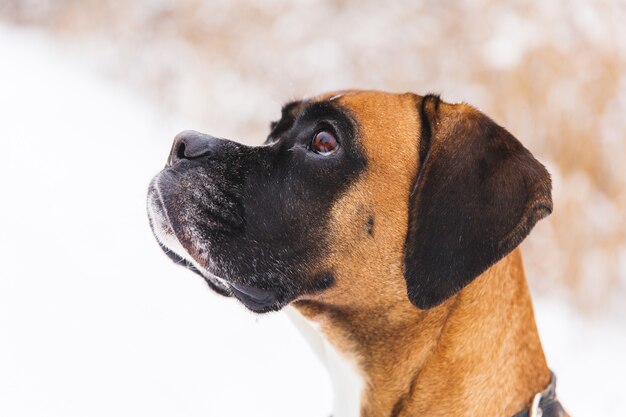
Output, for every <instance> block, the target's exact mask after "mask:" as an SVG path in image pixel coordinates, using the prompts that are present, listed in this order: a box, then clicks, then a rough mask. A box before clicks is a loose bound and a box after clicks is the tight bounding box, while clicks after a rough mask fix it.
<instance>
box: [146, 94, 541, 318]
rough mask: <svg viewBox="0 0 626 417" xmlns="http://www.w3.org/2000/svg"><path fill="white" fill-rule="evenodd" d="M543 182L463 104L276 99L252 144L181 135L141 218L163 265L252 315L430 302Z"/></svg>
mask: <svg viewBox="0 0 626 417" xmlns="http://www.w3.org/2000/svg"><path fill="white" fill-rule="evenodd" d="M550 190H551V185H550V177H549V174H548V173H547V171H546V170H545V168H544V167H543V165H541V164H540V163H539V162H537V160H535V158H534V157H533V156H532V155H531V154H530V152H529V151H528V150H527V149H525V148H524V147H523V146H522V145H521V143H520V142H519V141H517V139H515V138H514V137H513V136H512V135H511V134H510V133H509V132H507V131H506V130H505V129H504V128H502V127H500V126H498V125H497V124H496V123H494V122H493V121H492V120H491V119H489V118H488V117H486V116H485V115H483V114H482V113H480V112H479V111H477V110H475V109H474V108H472V107H470V106H468V105H465V104H447V103H444V102H442V101H441V100H440V99H439V98H438V97H436V96H431V95H429V96H425V97H420V96H417V95H414V94H401V95H397V94H387V93H381V92H371V91H345V92H340V93H331V94H325V95H322V96H318V97H315V98H313V99H310V100H303V101H295V102H291V103H289V104H287V105H286V106H284V107H283V109H282V116H281V118H280V120H278V121H277V122H274V123H272V125H271V131H270V134H269V136H268V137H267V139H266V140H265V143H264V144H263V145H262V146H255V147H250V146H245V145H242V144H239V143H236V142H232V141H229V140H225V139H217V138H213V137H211V136H207V135H203V134H200V133H197V132H191V131H188V132H183V133H181V134H179V135H178V136H177V137H176V138H175V140H174V145H173V147H172V151H171V153H170V157H169V159H168V163H167V166H166V167H165V169H164V170H163V171H162V172H161V173H159V174H158V175H157V176H156V177H155V178H154V179H153V181H152V183H151V184H150V188H149V192H148V213H149V218H150V224H151V226H152V229H153V231H154V234H155V236H156V238H157V240H158V242H159V243H160V245H161V247H162V248H163V249H164V250H165V252H166V253H167V254H168V255H169V256H170V257H171V258H172V259H174V260H175V261H176V262H179V263H181V264H182V265H184V266H186V267H188V268H190V269H192V270H194V271H195V272H197V273H199V274H201V275H202V276H203V277H204V278H205V279H206V280H207V282H208V283H209V285H210V286H211V287H212V288H213V289H214V290H216V291H217V292H219V293H220V294H223V295H232V296H235V297H236V298H237V299H239V300H240V301H241V302H242V303H243V304H244V305H246V306H247V307H248V308H249V309H251V310H253V311H255V312H266V311H271V310H278V309H280V308H282V307H283V306H285V305H286V304H288V303H290V302H294V301H296V302H297V301H306V300H315V301H317V302H324V303H330V304H335V305H355V304H358V303H369V304H372V303H374V304H376V303H381V304H384V303H389V302H397V301H402V300H406V298H407V296H408V299H409V300H410V301H411V302H412V303H413V304H414V305H415V306H416V307H418V308H420V309H427V308H431V307H434V306H437V305H439V304H440V303H442V302H443V301H444V300H446V299H447V298H449V297H451V296H452V295H454V294H455V293H457V292H458V291H459V290H461V289H462V288H463V287H464V286H465V285H467V284H468V283H469V282H471V281H472V280H473V279H474V278H476V277H477V276H479V275H480V274H481V273H482V272H484V271H485V270H486V269H487V268H488V267H489V266H491V265H493V264H494V263H495V262H497V261H498V260H500V259H501V258H503V257H504V256H506V255H507V254H508V253H509V252H511V251H512V250H513V249H514V248H515V247H516V246H517V245H518V244H519V243H520V242H521V241H522V240H523V239H524V238H525V237H526V236H527V235H528V233H529V232H530V230H531V229H532V228H533V226H534V225H535V223H536V222H537V221H538V220H539V219H541V218H542V217H544V216H546V215H548V214H549V213H550V212H551V210H552V201H551V191H550ZM400 298H402V300H400Z"/></svg>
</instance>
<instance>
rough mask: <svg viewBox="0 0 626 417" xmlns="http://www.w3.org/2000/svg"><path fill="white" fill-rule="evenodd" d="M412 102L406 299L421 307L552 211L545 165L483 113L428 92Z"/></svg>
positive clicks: (459, 284) (468, 277)
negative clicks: (414, 168) (413, 163)
mask: <svg viewBox="0 0 626 417" xmlns="http://www.w3.org/2000/svg"><path fill="white" fill-rule="evenodd" d="M417 105H418V110H419V114H420V117H421V123H422V129H421V138H420V150H419V157H420V169H419V172H418V175H417V178H416V180H415V185H414V187H413V190H412V193H411V197H410V203H409V225H408V232H407V237H406V243H405V253H404V256H405V258H404V273H405V278H406V282H407V291H408V296H409V299H410V300H411V302H412V303H413V304H414V305H415V306H416V307H418V308H420V309H427V308H431V307H435V306H437V305H439V304H440V303H442V302H443V301H444V300H446V299H447V298H448V297H450V296H452V295H454V294H455V293H457V292H458V291H459V290H460V289H461V288H463V287H464V286H465V285H467V284H469V283H470V282H471V281H472V280H473V279H474V278H476V277H477V276H479V275H480V274H481V273H483V272H484V271H485V270H486V269H487V268H489V267H490V266H491V265H493V264H494V263H496V262H497V261H498V260H500V259H502V258H503V257H504V256H506V255H507V254H508V253H509V252H511V251H512V250H513V249H514V248H515V247H516V246H517V245H518V244H519V243H521V241H522V240H523V239H524V238H525V237H526V236H527V235H528V233H530V231H531V230H532V228H533V227H534V225H535V223H536V222H537V221H538V220H540V219H541V218H543V217H545V216H547V215H548V214H550V213H551V211H552V197H551V182H550V175H549V174H548V172H547V171H546V169H545V167H544V166H543V165H542V164H540V163H539V162H538V161H537V160H536V159H535V158H534V157H533V156H532V154H531V153H530V152H529V151H528V150H527V149H526V148H524V147H523V146H522V144H521V143H520V142H519V141H518V140H517V139H515V138H514V137H513V136H512V135H511V134H510V133H509V132H507V131H506V130H505V129H504V128H502V127H500V126H498V125H497V124H496V123H495V122H493V121H492V120H491V119H489V118H488V117H487V116H485V115H483V114H482V113H480V112H479V111H477V110H475V109H473V108H472V107H470V106H467V105H464V104H454V105H451V104H446V103H443V102H441V101H440V100H439V97H437V96H432V95H430V96H426V97H424V98H422V99H421V100H419V99H418V102H417Z"/></svg>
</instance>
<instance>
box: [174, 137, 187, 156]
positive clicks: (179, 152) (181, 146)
mask: <svg viewBox="0 0 626 417" xmlns="http://www.w3.org/2000/svg"><path fill="white" fill-rule="evenodd" d="M175 155H176V159H179V160H180V159H185V158H186V157H185V142H182V141H181V142H179V143H178V147H177V148H176V152H175Z"/></svg>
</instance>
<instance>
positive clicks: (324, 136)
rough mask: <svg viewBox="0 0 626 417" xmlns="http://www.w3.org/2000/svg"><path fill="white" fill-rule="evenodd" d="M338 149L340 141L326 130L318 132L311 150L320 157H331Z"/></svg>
mask: <svg viewBox="0 0 626 417" xmlns="http://www.w3.org/2000/svg"><path fill="white" fill-rule="evenodd" d="M338 148H339V141H337V138H335V136H334V135H333V134H332V133H330V132H328V131H326V130H322V131H321V132H317V133H316V134H315V136H313V140H312V141H311V150H312V151H313V152H315V153H318V154H320V155H330V154H331V153H333V152H335V151H336V150H337V149H338Z"/></svg>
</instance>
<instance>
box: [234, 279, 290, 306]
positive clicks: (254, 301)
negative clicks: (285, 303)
mask: <svg viewBox="0 0 626 417" xmlns="http://www.w3.org/2000/svg"><path fill="white" fill-rule="evenodd" d="M229 284H230V288H231V291H232V293H233V295H234V296H235V297H236V298H237V299H238V300H239V301H241V302H242V303H243V304H244V305H245V306H246V307H248V308H249V309H250V310H252V311H254V312H257V313H265V312H268V311H271V310H277V309H279V308H280V305H279V303H278V302H277V301H278V300H277V297H276V294H274V293H273V292H272V291H268V290H263V289H261V288H258V287H253V286H250V285H245V284H235V283H232V282H231V283H229Z"/></svg>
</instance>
